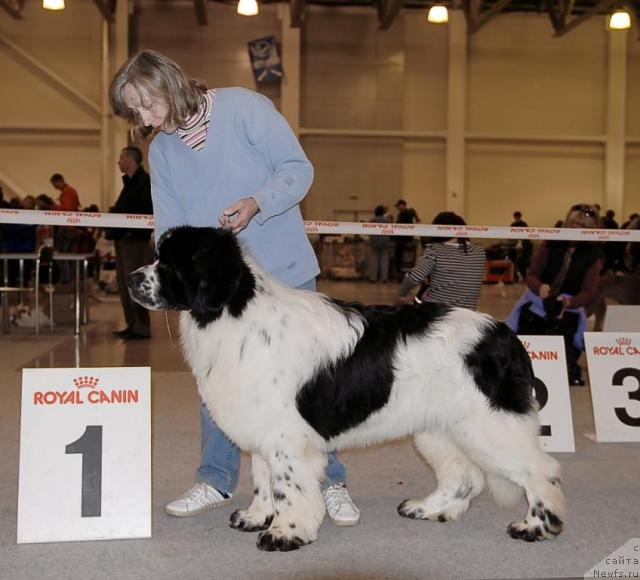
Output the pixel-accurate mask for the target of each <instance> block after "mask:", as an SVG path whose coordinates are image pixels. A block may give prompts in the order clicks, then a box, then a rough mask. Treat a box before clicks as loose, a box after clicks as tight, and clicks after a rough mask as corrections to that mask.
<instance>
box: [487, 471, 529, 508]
mask: <svg viewBox="0 0 640 580" xmlns="http://www.w3.org/2000/svg"><path fill="white" fill-rule="evenodd" d="M485 475H486V478H487V487H488V489H489V492H490V493H491V495H492V496H493V499H495V500H496V503H497V504H498V505H499V506H501V507H513V506H515V505H516V504H518V503H519V502H520V501H522V496H523V493H524V489H523V488H522V487H520V486H519V485H517V484H515V483H513V482H512V481H509V480H508V479H505V478H504V477H501V476H499V475H495V474H489V473H487V474H485Z"/></svg>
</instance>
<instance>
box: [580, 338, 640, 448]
mask: <svg viewBox="0 0 640 580" xmlns="http://www.w3.org/2000/svg"><path fill="white" fill-rule="evenodd" d="M585 344H586V347H587V362H588V364H589V382H590V384H591V401H592V403H593V417H594V420H595V425H596V439H597V441H598V442H603V443H604V442H617V441H618V442H623V441H640V333H637V332H632V333H629V332H626V333H619V332H587V333H585Z"/></svg>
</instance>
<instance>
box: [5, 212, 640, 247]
mask: <svg viewBox="0 0 640 580" xmlns="http://www.w3.org/2000/svg"><path fill="white" fill-rule="evenodd" d="M0 224H33V225H52V226H83V227H94V228H95V227H98V228H140V229H152V228H153V225H154V221H153V216H150V215H140V214H122V213H89V212H68V211H38V210H25V209H0ZM304 225H305V229H306V231H307V233H308V234H334V235H343V234H350V235H354V234H360V235H366V236H375V235H382V236H420V237H434V238H449V237H459V238H485V239H498V240H575V241H592V242H640V230H605V229H602V230H589V229H570V228H512V227H507V226H447V225H427V224H383V223H363V222H337V221H305V222H304Z"/></svg>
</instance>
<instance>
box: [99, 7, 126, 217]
mask: <svg viewBox="0 0 640 580" xmlns="http://www.w3.org/2000/svg"><path fill="white" fill-rule="evenodd" d="M129 12H130V0H119V1H118V2H117V5H116V14H115V23H114V25H113V26H112V31H113V36H112V39H113V42H112V47H111V48H112V52H111V55H112V67H111V75H110V76H111V77H112V76H113V75H114V74H115V73H116V72H117V71H118V69H119V68H120V67H121V66H122V65H123V64H124V63H125V61H126V60H127V59H128V58H129ZM109 81H111V79H109ZM110 115H111V131H112V138H111V151H110V155H109V156H110V161H109V163H110V164H111V171H112V176H113V179H112V181H111V191H109V200H110V201H109V203H108V205H109V206H111V205H113V202H115V200H116V198H117V197H118V194H119V193H120V190H121V189H122V174H121V173H120V170H119V169H118V165H117V163H116V160H117V159H118V156H119V155H120V151H121V150H122V149H124V148H125V147H126V146H127V145H128V144H129V124H128V123H127V122H126V121H124V120H123V119H120V118H118V117H115V116H114V115H113V113H111V112H110ZM101 209H105V210H106V209H108V207H107V206H105V208H101Z"/></svg>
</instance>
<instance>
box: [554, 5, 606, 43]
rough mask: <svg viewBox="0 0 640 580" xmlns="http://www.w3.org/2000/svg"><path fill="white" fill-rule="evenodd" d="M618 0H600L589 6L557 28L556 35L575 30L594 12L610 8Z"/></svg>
mask: <svg viewBox="0 0 640 580" xmlns="http://www.w3.org/2000/svg"><path fill="white" fill-rule="evenodd" d="M615 1H616V0H599V2H596V3H595V4H594V5H593V6H590V7H589V8H587V9H586V10H585V11H584V12H583V13H582V14H580V16H576V17H575V18H573V19H572V20H570V21H569V22H567V23H565V24H564V26H562V27H561V28H559V29H557V30H556V33H555V36H562V35H564V34H566V33H567V32H569V31H570V30H573V29H574V28H575V27H576V26H578V25H579V24H582V23H583V22H584V21H585V20H588V19H589V18H591V17H592V16H593V15H594V14H597V13H598V12H600V11H604V10H607V9H608V8H610V7H611V6H612V5H613V4H614V3H615Z"/></svg>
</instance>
